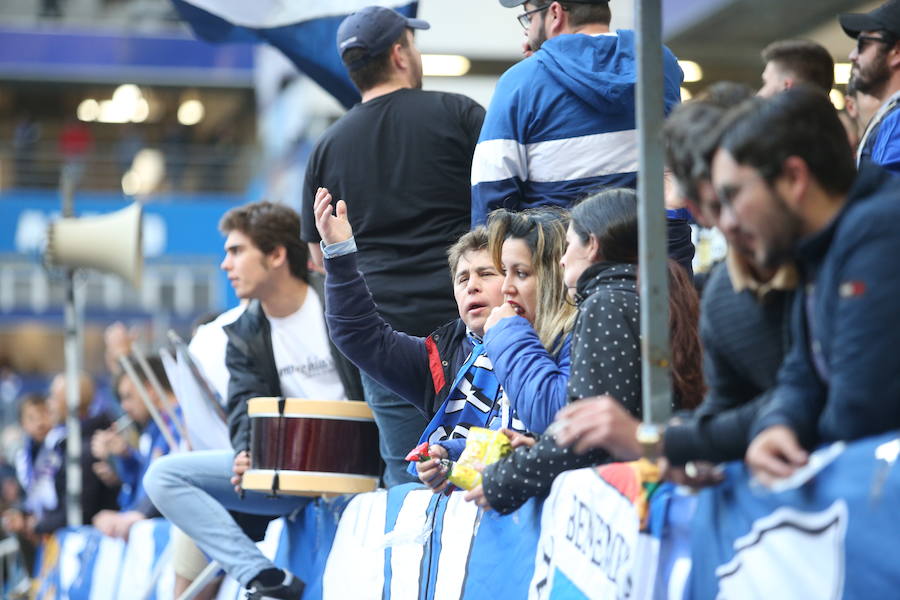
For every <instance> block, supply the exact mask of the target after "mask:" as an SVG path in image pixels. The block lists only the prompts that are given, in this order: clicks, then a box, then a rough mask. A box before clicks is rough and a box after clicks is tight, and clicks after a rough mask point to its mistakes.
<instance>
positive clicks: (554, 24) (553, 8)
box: [544, 2, 569, 37]
mask: <svg viewBox="0 0 900 600" xmlns="http://www.w3.org/2000/svg"><path fill="white" fill-rule="evenodd" d="M545 15H546V16H545V17H544V26H546V25H547V23H548V22H549V24H550V33H549V36H548V37H554V36H557V35H559V34H561V33H563V32H564V31H565V30H566V28H567V27H568V24H569V14H568V13H567V12H566V11H565V9H563V7H562V4H560V3H559V2H554V3H553V4H551V5H550V7H549V8H548V9H547V12H546V13H545Z"/></svg>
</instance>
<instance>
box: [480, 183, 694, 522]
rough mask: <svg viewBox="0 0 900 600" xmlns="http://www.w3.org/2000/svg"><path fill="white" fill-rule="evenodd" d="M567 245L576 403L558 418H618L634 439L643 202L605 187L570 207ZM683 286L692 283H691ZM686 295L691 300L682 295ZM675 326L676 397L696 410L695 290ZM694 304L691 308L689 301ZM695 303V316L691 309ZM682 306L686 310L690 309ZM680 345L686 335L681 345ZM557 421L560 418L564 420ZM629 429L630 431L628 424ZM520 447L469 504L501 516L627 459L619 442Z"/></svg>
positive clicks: (519, 442) (546, 442)
mask: <svg viewBox="0 0 900 600" xmlns="http://www.w3.org/2000/svg"><path fill="white" fill-rule="evenodd" d="M567 240H568V248H567V250H566V253H565V256H564V257H563V264H564V267H565V275H564V277H565V282H566V285H567V286H569V290H570V295H571V297H572V299H573V300H574V301H575V302H576V303H577V305H578V316H577V318H576V322H575V327H574V333H573V339H572V348H573V349H572V374H571V377H570V378H569V381H568V400H569V402H570V404H569V406H568V407H566V408H563V410H562V411H561V412H560V414H565V413H566V412H567V411H570V410H575V409H576V407H579V408H578V411H579V412H580V413H581V417H580V418H581V419H585V422H591V423H595V422H596V421H594V419H595V418H596V419H605V418H609V417H612V416H615V417H616V418H618V419H619V421H620V422H622V423H624V424H625V426H623V427H622V429H621V431H619V432H616V433H618V434H619V435H621V436H622V438H623V439H624V438H627V436H628V435H629V432H630V433H631V434H633V432H634V428H635V427H636V423H637V421H636V420H635V419H634V417H633V416H629V415H634V416H637V417H639V416H640V414H641V354H640V338H639V335H640V332H639V324H638V322H639V301H638V296H637V266H636V263H637V255H638V233H637V199H636V197H635V194H634V192H633V191H630V190H608V191H605V192H601V193H599V194H597V195H595V196H592V197H590V198H588V199H586V200H584V201H583V202H581V203H580V204H577V205H576V206H575V207H574V208H573V209H572V219H571V222H570V224H569V230H568V233H567ZM678 273H679V274H681V275H682V279H677V280H676V281H677V282H679V283H683V282H684V281H687V276H686V275H684V274H683V273H681V272H680V271H679V272H678ZM684 294H687V295H688V296H687V297H684V298H683V297H682V296H683V295H684ZM672 297H673V298H679V299H682V300H683V301H680V302H678V303H674V302H673V303H672V311H671V316H672V320H671V323H672V326H673V328H674V329H676V330H677V331H678V332H685V335H686V337H685V338H683V339H685V340H686V341H685V345H684V346H682V345H679V346H678V351H677V352H676V353H675V361H674V364H675V369H676V370H677V371H678V372H679V373H680V374H681V375H682V377H680V378H676V381H675V387H676V393H677V395H678V397H679V398H681V399H682V401H683V402H684V403H685V404H686V405H690V404H691V402H693V401H694V398H695V397H696V396H697V395H698V394H699V393H702V392H701V389H700V388H699V386H698V382H701V381H702V378H701V377H700V376H699V356H698V355H697V354H698V353H697V346H696V344H690V343H689V342H690V340H691V339H695V338H696V292H695V291H694V290H693V287H692V286H690V285H689V284H688V285H687V287H686V288H685V287H684V286H681V287H675V286H673V290H672ZM691 298H693V305H692V304H691V300H690V299H691ZM691 306H693V309H691ZM685 308H686V309H687V310H685ZM679 339H682V338H679ZM601 394H610V395H614V396H615V397H616V398H619V399H621V403H620V402H619V401H617V400H613V399H611V398H609V397H603V398H601V399H599V400H592V401H590V402H588V401H583V400H581V399H582V398H586V397H588V396H599V395H601ZM558 418H559V417H558ZM629 424H633V426H631V427H629V426H628V425H629ZM513 442H514V445H516V446H519V447H517V448H516V449H515V450H514V451H513V453H512V454H511V455H509V456H507V457H506V458H505V459H503V460H502V461H500V462H498V463H496V464H494V465H490V466H488V467H487V468H486V469H485V470H484V473H483V484H482V486H481V487H479V488H475V489H474V490H472V491H471V492H470V493H469V494H468V495H467V499H471V500H474V501H475V502H477V503H478V504H479V505H480V506H482V507H485V508H487V507H493V508H494V509H496V510H498V511H499V512H501V513H506V512H510V511H512V510H514V509H516V508H518V507H519V506H520V505H521V504H522V503H523V502H525V501H526V500H527V499H528V498H531V497H534V496H541V495H544V494H546V493H547V492H548V491H549V489H550V484H551V483H552V482H553V479H554V478H555V477H556V475H558V474H559V473H561V472H563V471H565V470H568V469H574V468H579V467H584V466H588V465H592V464H597V463H602V462H607V461H609V460H610V458H611V455H613V454H616V455H618V454H617V453H623V454H624V456H630V452H631V448H630V447H626V448H625V449H624V450H623V449H622V448H621V446H622V442H621V440H619V441H615V442H614V441H613V440H606V441H605V442H604V444H601V445H600V448H601V449H599V450H594V451H593V452H590V453H588V454H585V455H581V454H577V453H575V452H573V451H572V450H571V449H569V448H561V447H559V446H558V445H557V441H556V439H555V438H554V434H551V433H548V434H546V435H543V436H541V437H540V438H539V439H538V441H537V442H536V443H535V444H531V443H529V442H527V441H525V440H523V439H521V438H514V440H513Z"/></svg>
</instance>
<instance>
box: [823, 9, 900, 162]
mask: <svg viewBox="0 0 900 600" xmlns="http://www.w3.org/2000/svg"><path fill="white" fill-rule="evenodd" d="M838 20H839V21H840V23H841V27H843V28H844V31H845V32H846V33H847V35H849V36H850V37H852V38H854V39H855V40H856V47H855V48H854V49H853V50H852V51H851V52H850V62H852V63H853V68H852V71H851V76H852V78H853V81H854V83H855V85H856V89H857V90H859V91H860V92H862V93H864V94H869V95H871V96H874V97H876V98H878V100H879V101H880V102H881V108H879V110H878V112H877V113H875V116H874V117H873V118H872V120H871V121H869V125H868V127H867V128H866V131H865V133H864V134H863V137H862V140H861V141H860V143H859V149H858V150H857V165H858V166H859V167H860V168H862V167H863V166H864V164H865V163H866V162H874V163H876V164H879V165H881V166H882V167H884V168H885V169H888V170H889V171H893V172H895V173H900V110H898V108H900V43H898V42H900V0H889V1H888V2H886V3H884V4H882V5H881V6H879V7H878V8H876V9H875V10H873V11H872V12H870V13H865V14H855V13H848V14H843V15H840V17H838Z"/></svg>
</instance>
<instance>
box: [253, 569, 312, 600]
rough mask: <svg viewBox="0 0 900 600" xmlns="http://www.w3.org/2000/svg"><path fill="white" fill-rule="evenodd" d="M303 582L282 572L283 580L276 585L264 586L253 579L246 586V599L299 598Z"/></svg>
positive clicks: (290, 599)
mask: <svg viewBox="0 0 900 600" xmlns="http://www.w3.org/2000/svg"><path fill="white" fill-rule="evenodd" d="M304 587H305V586H304V585H303V582H302V581H300V580H299V579H297V578H296V577H294V576H293V574H291V573H288V572H287V571H285V572H284V581H282V582H281V583H279V584H278V585H270V586H264V585H260V584H259V583H257V581H256V580H255V579H254V580H253V581H251V582H250V585H249V586H248V587H247V600H269V599H271V600H300V596H301V595H302V594H303V588H304Z"/></svg>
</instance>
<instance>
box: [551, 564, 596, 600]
mask: <svg viewBox="0 0 900 600" xmlns="http://www.w3.org/2000/svg"><path fill="white" fill-rule="evenodd" d="M562 599H565V600H588V597H587V596H585V595H584V593H583V592H582V591H581V590H579V589H578V586H577V585H575V584H574V583H573V582H572V580H571V579H569V578H568V577H566V574H565V573H563V572H562V571H560V570H559V569H556V571H555V572H554V573H553V587H552V588H551V589H550V600H562Z"/></svg>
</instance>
